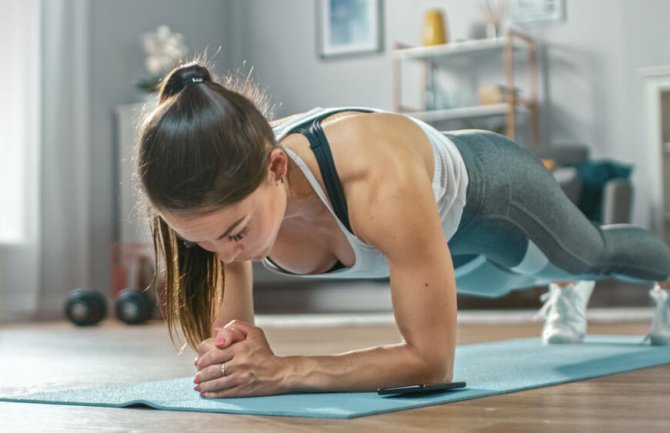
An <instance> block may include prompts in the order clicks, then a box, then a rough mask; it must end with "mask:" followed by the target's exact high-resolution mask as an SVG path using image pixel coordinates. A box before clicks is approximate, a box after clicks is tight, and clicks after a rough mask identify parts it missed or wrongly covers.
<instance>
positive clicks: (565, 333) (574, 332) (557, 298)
mask: <svg viewBox="0 0 670 433" xmlns="http://www.w3.org/2000/svg"><path fill="white" fill-rule="evenodd" d="M595 284H596V283H595V281H579V282H576V283H570V284H568V285H566V286H563V287H560V286H559V285H558V284H550V285H549V291H548V292H547V293H545V294H543V295H542V297H541V298H540V299H541V300H542V301H543V302H544V306H542V309H541V310H540V311H539V312H538V316H540V317H541V316H544V318H545V322H544V329H543V330H542V341H543V342H544V344H565V343H581V342H582V341H583V340H584V336H585V335H586V305H587V304H588V303H589V298H590V297H591V292H593V287H594V286H595Z"/></svg>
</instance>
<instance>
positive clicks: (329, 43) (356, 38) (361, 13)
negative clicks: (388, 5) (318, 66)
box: [316, 0, 384, 59]
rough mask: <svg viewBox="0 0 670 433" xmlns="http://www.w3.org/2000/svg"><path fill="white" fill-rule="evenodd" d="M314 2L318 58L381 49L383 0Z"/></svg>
mask: <svg viewBox="0 0 670 433" xmlns="http://www.w3.org/2000/svg"><path fill="white" fill-rule="evenodd" d="M316 6H317V7H316V15H317V16H316V36H317V50H318V56H319V57H320V58H322V59H330V58H340V57H347V56H358V55H365V54H373V53H380V52H382V51H383V49H384V48H383V36H382V34H383V31H382V26H383V20H382V6H383V5H382V0H316Z"/></svg>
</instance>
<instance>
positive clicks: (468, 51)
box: [393, 38, 520, 63]
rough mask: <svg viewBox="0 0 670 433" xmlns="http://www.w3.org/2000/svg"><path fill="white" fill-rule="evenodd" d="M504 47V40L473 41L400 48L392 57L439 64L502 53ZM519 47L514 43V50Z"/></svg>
mask: <svg viewBox="0 0 670 433" xmlns="http://www.w3.org/2000/svg"><path fill="white" fill-rule="evenodd" d="M504 47H505V39H504V38H491V39H473V40H470V41H462V42H451V43H448V44H444V45H432V46H425V47H423V46H421V47H410V48H400V49H396V50H394V51H393V57H394V58H395V59H398V60H422V61H427V62H431V63H440V62H441V61H446V60H448V59H452V58H454V57H459V56H462V57H471V56H472V55H475V54H487V53H490V52H502V50H503V48H504ZM519 47H520V45H519V44H517V43H515V44H514V48H515V49H516V48H519Z"/></svg>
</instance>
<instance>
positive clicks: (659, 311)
mask: <svg viewBox="0 0 670 433" xmlns="http://www.w3.org/2000/svg"><path fill="white" fill-rule="evenodd" d="M650 294H651V298H652V299H653V300H654V301H655V302H656V311H655V313H654V324H653V325H654V327H655V328H670V296H669V293H668V291H667V290H657V289H654V290H652V291H651V292H650Z"/></svg>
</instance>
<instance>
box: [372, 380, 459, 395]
mask: <svg viewBox="0 0 670 433" xmlns="http://www.w3.org/2000/svg"><path fill="white" fill-rule="evenodd" d="M457 388H465V382H450V383H438V384H435V385H408V386H398V387H395V388H379V389H378V390H377V394H379V395H407V394H428V393H433V392H443V391H449V390H451V389H457Z"/></svg>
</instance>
